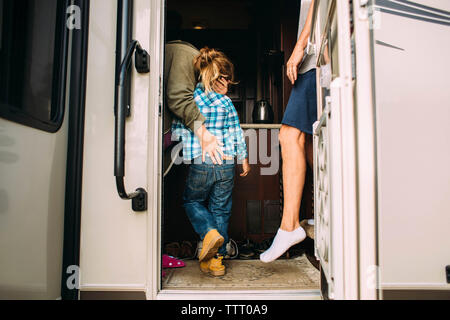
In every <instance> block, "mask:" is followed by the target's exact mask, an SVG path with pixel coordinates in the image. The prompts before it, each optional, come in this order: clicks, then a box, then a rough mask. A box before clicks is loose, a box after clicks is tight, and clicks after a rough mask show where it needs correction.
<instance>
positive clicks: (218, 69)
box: [194, 47, 236, 93]
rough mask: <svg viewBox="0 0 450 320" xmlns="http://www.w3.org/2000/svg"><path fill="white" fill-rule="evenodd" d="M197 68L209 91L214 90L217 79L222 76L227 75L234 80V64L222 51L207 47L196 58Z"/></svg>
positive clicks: (232, 81)
mask: <svg viewBox="0 0 450 320" xmlns="http://www.w3.org/2000/svg"><path fill="white" fill-rule="evenodd" d="M194 67H195V70H196V71H197V72H198V73H199V74H200V81H201V82H202V83H203V85H204V86H205V91H206V92H207V93H209V92H211V91H213V89H212V87H213V84H214V82H215V81H217V80H218V79H219V78H220V77H227V78H228V79H229V80H230V82H231V84H236V83H235V82H234V65H233V63H232V62H231V61H230V59H228V57H227V56H226V55H225V54H224V53H223V52H221V51H219V50H216V49H210V48H208V47H205V48H203V49H201V50H200V54H199V55H198V56H197V57H196V58H195V59H194Z"/></svg>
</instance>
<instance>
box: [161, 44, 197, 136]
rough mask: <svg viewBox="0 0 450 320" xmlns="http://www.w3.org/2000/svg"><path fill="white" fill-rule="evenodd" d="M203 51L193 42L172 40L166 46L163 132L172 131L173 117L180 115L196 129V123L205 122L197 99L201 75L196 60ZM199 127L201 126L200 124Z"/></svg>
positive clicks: (188, 124) (179, 116)
mask: <svg viewBox="0 0 450 320" xmlns="http://www.w3.org/2000/svg"><path fill="white" fill-rule="evenodd" d="M199 54H200V52H199V51H198V50H197V49H196V48H195V47H194V46H193V45H191V44H190V43H187V42H183V41H178V40H177V41H171V42H169V43H167V45H166V53H165V68H164V89H165V93H166V94H165V108H164V133H165V134H166V133H167V132H169V131H170V128H171V125H172V120H173V118H174V116H175V117H178V118H180V119H181V120H182V122H183V124H184V125H185V126H186V127H188V128H190V129H192V131H195V129H194V128H195V127H194V125H195V124H197V125H198V123H199V122H200V123H201V124H203V123H204V122H205V120H206V119H205V117H204V116H203V115H202V114H201V113H200V110H199V108H198V107H197V104H196V103H195V101H194V90H195V87H196V85H197V80H198V75H197V74H196V72H195V69H194V59H195V58H196V57H197V56H198V55H199ZM197 128H198V126H197Z"/></svg>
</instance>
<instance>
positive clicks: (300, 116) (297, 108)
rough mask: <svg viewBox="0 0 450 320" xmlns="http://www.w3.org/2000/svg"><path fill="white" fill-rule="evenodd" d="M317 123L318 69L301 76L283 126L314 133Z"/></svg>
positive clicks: (292, 94) (290, 100)
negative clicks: (314, 125)
mask: <svg viewBox="0 0 450 320" xmlns="http://www.w3.org/2000/svg"><path fill="white" fill-rule="evenodd" d="M316 121H317V82H316V69H312V70H310V71H308V72H306V73H305V74H299V75H298V79H297V81H296V82H295V85H294V88H292V92H291V97H290V98H289V103H288V105H287V108H286V111H285V112H284V117H283V121H282V124H284V125H287V126H291V127H294V128H297V129H299V130H300V131H302V132H304V133H307V134H311V135H312V133H313V124H314V123H315V122H316Z"/></svg>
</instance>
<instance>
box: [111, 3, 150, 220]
mask: <svg viewBox="0 0 450 320" xmlns="http://www.w3.org/2000/svg"><path fill="white" fill-rule="evenodd" d="M118 10H119V13H118V17H119V21H118V23H119V24H120V25H119V26H118V36H117V55H118V59H120V60H118V61H120V64H118V65H117V66H116V69H117V70H116V74H117V77H116V84H115V85H116V95H115V101H114V104H115V106H114V112H115V120H116V121H115V146H114V176H115V177H116V186H117V191H118V193H119V196H120V197H121V198H122V199H124V200H132V209H133V211H136V212H142V211H146V210H147V207H148V205H147V198H148V196H147V191H146V190H145V189H144V188H138V189H137V190H136V191H135V192H133V193H127V191H126V189H125V181H124V180H125V126H126V118H127V117H129V116H130V109H129V105H128V97H129V86H128V85H127V83H128V79H129V72H128V71H129V69H130V65H131V61H132V57H133V53H135V67H136V70H137V71H138V72H139V73H148V72H150V59H149V55H148V53H147V51H145V50H144V49H142V47H141V46H140V44H139V42H138V41H136V40H133V41H131V43H130V44H129V45H128V48H127V49H126V52H122V51H123V49H122V47H123V43H128V42H129V40H128V39H129V34H130V25H131V13H130V12H132V6H131V3H130V2H129V0H128V1H127V0H119V3H118ZM122 57H123V58H122Z"/></svg>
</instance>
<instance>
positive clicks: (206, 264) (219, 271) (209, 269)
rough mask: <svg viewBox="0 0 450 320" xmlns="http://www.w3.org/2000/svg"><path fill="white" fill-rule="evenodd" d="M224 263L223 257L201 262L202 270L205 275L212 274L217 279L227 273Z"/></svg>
mask: <svg viewBox="0 0 450 320" xmlns="http://www.w3.org/2000/svg"><path fill="white" fill-rule="evenodd" d="M222 261H223V257H222V256H219V257H216V258H212V259H209V260H205V261H202V262H200V270H202V272H203V273H207V274H211V275H213V276H215V277H222V276H224V275H225V272H226V268H225V266H224V265H223V264H222Z"/></svg>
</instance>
